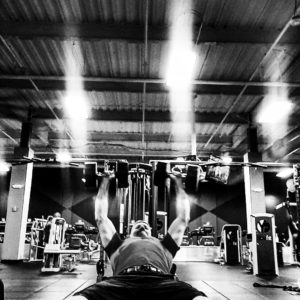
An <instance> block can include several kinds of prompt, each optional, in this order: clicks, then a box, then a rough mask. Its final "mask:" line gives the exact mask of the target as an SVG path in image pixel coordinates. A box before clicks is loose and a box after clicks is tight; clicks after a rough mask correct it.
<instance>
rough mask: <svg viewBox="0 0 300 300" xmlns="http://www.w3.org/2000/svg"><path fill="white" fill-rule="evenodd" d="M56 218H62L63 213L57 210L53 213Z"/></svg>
mask: <svg viewBox="0 0 300 300" xmlns="http://www.w3.org/2000/svg"><path fill="white" fill-rule="evenodd" d="M53 217H54V218H61V214H60V213H59V212H56V213H55V214H54V215H53Z"/></svg>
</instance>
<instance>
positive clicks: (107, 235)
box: [95, 177, 116, 247]
mask: <svg viewBox="0 0 300 300" xmlns="http://www.w3.org/2000/svg"><path fill="white" fill-rule="evenodd" d="M108 189H109V178H108V177H104V178H103V179H102V183H101V186H100V188H99V190H98V194H97V196H96V199H95V220H96V223H97V226H98V229H99V234H100V238H101V241H102V245H103V247H106V246H107V245H108V243H109V242H110V241H111V239H112V237H113V236H114V234H115V233H116V228H115V226H114V225H113V223H112V221H111V220H110V219H109V218H108V216H107V214H108Z"/></svg>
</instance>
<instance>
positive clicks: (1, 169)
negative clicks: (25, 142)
mask: <svg viewBox="0 0 300 300" xmlns="http://www.w3.org/2000/svg"><path fill="white" fill-rule="evenodd" d="M8 171H9V165H8V163H6V162H4V161H0V173H5V172H8Z"/></svg>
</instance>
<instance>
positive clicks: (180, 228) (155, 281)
mask: <svg viewBox="0 0 300 300" xmlns="http://www.w3.org/2000/svg"><path fill="white" fill-rule="evenodd" d="M172 180H174V181H175V184H176V190H177V193H176V211H177V217H176V219H175V220H174V221H173V222H172V224H171V225H170V227H169V229H168V233H167V234H166V236H165V237H164V238H163V240H162V241H160V240H159V239H157V238H155V237H152V236H151V228H150V226H149V224H148V223H146V222H144V221H137V222H136V223H135V224H134V225H133V227H132V229H131V233H130V236H129V237H128V238H127V239H125V240H122V239H121V238H120V237H119V235H118V234H117V231H116V229H115V227H114V225H113V223H112V222H111V220H110V219H109V218H108V216H107V213H108V189H109V183H110V180H109V178H103V180H102V184H101V186H100V188H99V191H98V194H97V197H96V201H95V218H96V221H97V226H98V228H99V233H100V237H101V240H102V243H103V246H104V248H105V251H106V253H107V255H108V256H109V258H110V262H111V267H112V271H113V276H112V277H107V278H105V279H104V280H103V281H100V282H97V283H95V284H94V285H92V286H90V287H87V288H86V289H84V290H82V291H80V292H77V293H76V294H75V295H74V296H73V298H72V299H74V300H75V299H76V300H79V299H81V300H83V299H88V300H94V299H104V300H117V299H120V300H121V299H122V300H123V299H124V300H125V299H128V300H134V299H143V300H146V299H153V300H159V299H163V300H168V299H172V300H176V299H180V300H184V299H186V300H191V299H203V297H206V295H205V294H204V293H202V292H201V291H198V290H197V289H195V288H194V287H192V286H191V285H189V284H187V283H185V282H183V281H179V280H176V279H175V278H174V275H173V274H171V272H170V271H171V268H172V264H173V262H172V261H173V257H174V256H175V254H176V252H177V251H178V250H179V245H180V244H181V242H182V238H183V235H184V231H185V228H186V226H187V224H188V222H189V218H190V204H189V199H188V198H187V195H186V193H185V192H184V190H183V189H182V188H181V187H180V184H179V182H178V181H177V179H176V178H175V177H174V178H172Z"/></svg>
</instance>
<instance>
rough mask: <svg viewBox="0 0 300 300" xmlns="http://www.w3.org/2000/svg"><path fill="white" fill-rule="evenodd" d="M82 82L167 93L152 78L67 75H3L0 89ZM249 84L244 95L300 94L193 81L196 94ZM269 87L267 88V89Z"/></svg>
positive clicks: (299, 86)
mask: <svg viewBox="0 0 300 300" xmlns="http://www.w3.org/2000/svg"><path fill="white" fill-rule="evenodd" d="M79 80H80V81H81V82H82V83H83V88H84V90H85V91H99V92H100V91H108V92H132V93H142V92H143V84H144V83H146V84H147V93H168V92H169V89H168V88H167V86H166V84H165V80H164V79H153V78H103V77H64V76H31V75H10V74H6V75H5V74H2V75H0V88H12V89H30V90H33V89H35V88H34V86H33V85H32V82H34V84H35V85H36V86H37V87H38V89H40V90H60V91H64V90H66V82H67V81H79ZM246 84H247V86H248V87H247V89H246V91H245V92H244V95H265V94H267V93H268V92H269V91H270V88H276V89H277V91H278V89H282V90H284V91H286V88H293V96H299V95H300V83H299V82H245V81H216V80H194V82H193V92H194V93H196V94H214V95H216V94H223V95H237V94H239V92H240V91H241V89H242V88H243V86H245V85H246ZM267 88H268V89H267Z"/></svg>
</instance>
